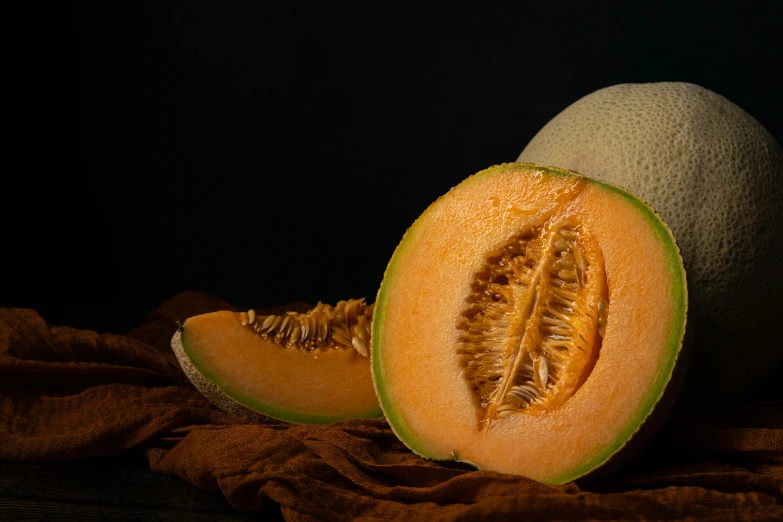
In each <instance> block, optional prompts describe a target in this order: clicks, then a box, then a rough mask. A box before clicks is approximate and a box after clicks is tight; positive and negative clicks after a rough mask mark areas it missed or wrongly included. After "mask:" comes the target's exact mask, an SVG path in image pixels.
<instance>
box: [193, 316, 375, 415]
mask: <svg viewBox="0 0 783 522" xmlns="http://www.w3.org/2000/svg"><path fill="white" fill-rule="evenodd" d="M182 347H183V350H184V352H185V354H186V355H187V357H188V359H189V360H190V363H191V364H192V365H193V366H194V367H195V368H196V369H197V370H198V372H199V373H200V374H201V376H203V377H204V378H206V379H207V380H208V381H210V382H211V383H212V384H214V385H215V386H217V387H218V388H219V389H220V390H221V391H223V392H224V393H225V394H226V395H228V396H229V397H230V398H231V399H233V400H234V401H236V402H238V403H240V404H241V405H243V406H245V407H247V408H250V409H252V410H255V411H257V412H261V413H263V414H265V415H268V416H270V417H274V418H277V419H282V420H288V421H292V422H300V423H319V424H321V423H327V422H335V421H339V420H346V419H353V418H366V417H377V416H379V415H380V414H381V412H380V409H379V406H378V401H377V399H376V396H375V392H374V390H373V384H372V379H371V375H370V364H369V361H368V360H367V358H366V357H363V356H361V355H360V354H359V353H357V352H356V350H353V349H316V350H314V351H312V352H308V351H307V350H302V349H299V348H296V347H284V346H281V345H279V344H275V343H274V342H271V341H269V340H266V339H264V338H263V337H261V336H260V335H258V334H257V333H256V332H255V331H254V330H252V329H251V328H247V327H243V326H242V325H241V323H240V318H239V315H238V314H236V313H233V312H228V311H221V312H214V313H210V314H204V315H198V316H195V317H191V318H189V319H188V320H187V321H185V324H184V329H183V333H182Z"/></svg>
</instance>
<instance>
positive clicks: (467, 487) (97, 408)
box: [0, 293, 783, 521]
mask: <svg viewBox="0 0 783 522" xmlns="http://www.w3.org/2000/svg"><path fill="white" fill-rule="evenodd" d="M217 309H232V307H231V306H230V305H229V304H228V303H225V302H223V301H221V300H219V299H216V298H214V297H210V296H207V295H204V294H199V293H185V294H181V295H178V296H176V297H174V298H172V299H171V300H169V301H167V302H166V303H164V304H163V305H162V306H161V307H160V308H159V309H158V310H157V311H155V312H154V313H152V314H150V315H149V316H148V318H147V319H146V320H145V322H144V324H143V325H142V326H140V327H138V328H137V329H135V330H133V331H131V332H129V333H128V334H126V335H112V334H102V335H98V334H97V333H95V332H91V331H79V330H75V329H72V328H67V327H51V326H49V325H48V324H47V323H46V322H45V321H44V320H43V319H42V318H41V317H40V316H39V315H38V314H37V313H35V312H34V311H32V310H21V309H0V419H2V420H1V421H0V458H3V459H14V460H37V461H45V460H58V459H75V458H80V457H87V456H97V455H105V454H109V453H115V452H119V451H124V450H128V449H131V448H138V449H139V450H142V451H145V452H146V455H147V456H148V458H149V461H150V466H151V467H152V469H153V470H154V471H156V472H160V473H165V474H169V475H176V476H179V477H181V478H183V479H184V480H186V481H188V482H190V483H192V484H194V485H196V486H198V487H200V488H204V489H217V488H219V489H220V490H221V491H222V492H223V494H224V495H225V496H226V497H227V498H228V499H229V501H230V502H231V503H232V504H233V505H234V506H236V507H237V508H240V509H247V510H252V509H258V508H259V506H260V505H261V503H262V502H264V501H265V500H266V499H272V500H273V501H275V502H278V503H280V504H281V506H282V511H283V514H284V516H285V517H286V519H288V520H301V521H311V520H347V519H361V520H496V519H513V520H526V521H532V520H644V519H652V520H681V519H688V520H711V521H720V520H783V406H781V403H780V401H769V402H759V403H755V404H750V405H747V406H743V407H741V408H735V409H732V410H724V411H721V410H716V411H715V412H713V413H708V412H703V413H700V414H679V415H675V416H673V417H672V418H671V419H670V421H669V422H668V424H667V425H666V427H665V428H664V430H663V431H662V432H661V434H660V436H659V437H658V438H657V439H656V440H655V442H654V443H653V445H651V446H650V447H649V448H648V449H647V451H646V452H645V454H644V456H643V457H642V458H641V460H640V461H638V462H637V463H636V464H635V465H634V466H632V467H631V468H629V469H627V470H626V471H624V472H622V473H620V474H618V475H615V476H613V477H612V478H610V479H605V480H602V481H600V482H595V483H592V484H589V485H584V484H582V485H577V484H574V483H571V484H566V485H563V486H549V485H544V484H540V483H538V482H535V481H533V480H530V479H526V478H523V477H518V476H512V475H503V474H499V473H494V472H489V471H477V470H473V469H471V468H469V467H467V466H465V465H460V464H456V463H451V464H449V463H447V464H441V463H436V462H430V461H427V460H424V459H421V458H419V457H417V456H416V455H414V454H412V453H411V452H410V451H408V450H407V449H406V448H405V447H404V446H403V445H402V444H401V443H400V442H399V441H398V440H397V439H396V438H395V436H394V434H393V433H392V432H391V431H390V429H389V427H388V425H387V424H386V422H385V421H383V420H380V419H373V420H357V421H349V422H341V423H336V424H331V425H326V426H299V425H291V424H286V423H283V422H276V421H274V422H262V421H255V420H249V419H246V418H243V417H239V416H235V415H229V414H226V413H223V412H221V411H219V410H217V409H216V408H215V407H213V406H212V405H211V404H210V403H209V402H207V401H206V400H205V399H204V398H203V397H202V396H201V395H200V394H199V393H198V392H196V391H195V389H194V388H193V387H192V386H191V385H190V383H189V382H188V380H187V379H186V378H185V376H184V375H183V373H182V372H181V371H180V369H179V366H178V364H177V362H176V359H175V358H174V356H173V354H172V352H171V349H170V347H169V342H170V339H171V336H172V335H173V333H174V331H175V329H176V325H175V321H183V320H184V319H185V318H187V317H189V316H191V315H195V314H199V313H204V312H208V311H213V310H217ZM726 385H727V386H730V385H731V383H726Z"/></svg>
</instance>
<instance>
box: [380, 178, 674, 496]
mask: <svg viewBox="0 0 783 522" xmlns="http://www.w3.org/2000/svg"><path fill="white" fill-rule="evenodd" d="M553 204H555V205H561V206H562V205H566V204H568V205H569V208H570V212H573V214H574V215H575V216H576V217H577V218H578V219H579V221H580V222H581V223H583V224H584V225H585V228H586V229H589V230H590V234H591V235H592V236H593V238H595V240H597V242H598V244H599V246H600V248H601V250H602V252H603V255H604V260H605V270H606V277H607V283H608V292H609V305H608V324H607V327H606V334H605V337H604V339H603V344H602V347H601V351H600V355H599V358H598V360H597V362H596V364H595V367H594V369H593V371H592V373H590V375H589V376H588V378H587V380H586V381H585V382H584V384H583V385H582V386H581V387H580V388H579V390H577V392H576V393H575V394H574V395H573V396H572V397H571V398H570V399H569V400H568V401H566V403H565V404H564V405H562V406H561V407H560V408H557V409H555V410H553V411H550V412H546V413H545V414H542V415H527V414H515V415H511V416H509V417H507V418H504V419H497V420H495V421H494V422H493V423H492V424H491V426H490V427H489V429H486V430H482V429H481V428H480V427H479V426H478V425H477V423H476V406H475V404H474V399H473V397H472V395H471V390H469V389H468V386H467V385H466V383H465V381H464V379H463V376H462V373H461V368H460V364H459V360H458V356H457V330H456V326H455V325H456V324H457V322H458V319H459V314H460V312H461V311H462V310H463V309H464V307H465V304H464V300H465V298H466V296H467V295H468V292H469V288H470V284H471V278H472V275H473V274H474V273H475V272H476V271H477V270H478V269H480V267H481V266H482V263H483V262H484V256H485V253H486V252H487V251H490V250H491V249H493V248H494V247H496V245H498V244H502V243H503V242H504V241H506V240H507V238H509V237H511V236H513V235H514V234H516V233H517V231H518V230H520V229H521V228H522V226H524V224H525V223H526V222H527V220H529V219H530V217H531V216H534V215H535V214H536V213H537V212H539V211H540V210H541V209H551V208H552V205H553ZM403 259H404V270H397V271H396V272H395V274H394V278H393V281H392V282H391V283H390V285H393V288H394V291H392V292H389V293H388V294H387V300H388V301H387V302H386V303H385V305H384V310H385V312H384V313H385V319H384V322H383V328H382V329H381V330H376V333H380V335H381V337H382V338H381V339H379V340H377V342H379V345H380V346H383V347H388V349H383V350H381V351H380V356H381V358H382V360H381V361H380V363H379V367H382V368H383V381H384V383H385V392H386V394H387V396H388V397H390V398H391V399H390V400H391V401H393V405H394V409H395V413H396V415H397V416H398V417H399V419H398V422H399V424H400V425H403V426H405V428H406V429H407V431H408V433H411V434H414V437H415V438H416V440H417V443H418V448H417V451H419V452H422V453H424V454H426V455H428V456H430V457H434V458H440V459H448V458H453V457H456V459H457V460H461V461H466V462H471V463H473V464H475V465H477V466H478V467H480V468H482V469H491V470H495V471H500V472H507V473H517V474H523V475H526V476H528V477H531V478H534V479H537V480H541V481H544V482H549V481H555V480H556V477H560V476H563V475H567V474H568V473H569V472H570V471H572V470H574V469H578V468H579V467H580V466H583V465H584V463H585V462H587V461H590V459H591V458H592V457H594V456H595V455H596V454H600V453H602V452H603V450H604V449H605V448H606V447H608V446H610V445H612V444H613V443H615V442H616V440H617V439H618V437H620V436H621V434H623V433H627V431H628V425H629V422H632V419H634V418H636V417H637V416H638V412H639V411H640V408H641V405H642V404H644V403H645V400H646V399H647V394H648V393H649V392H650V390H651V389H654V388H655V386H654V383H655V381H656V378H658V377H659V374H660V372H661V371H662V368H664V366H665V364H666V361H667V357H671V354H670V353H669V354H667V352H666V350H667V346H666V345H667V343H666V339H667V326H668V325H670V324H672V322H673V320H672V319H673V317H672V314H673V313H674V312H673V311H672V310H671V307H670V306H668V305H670V303H672V301H673V296H672V295H671V288H672V286H673V285H672V280H673V279H672V278H673V276H672V274H671V272H670V270H671V268H670V264H669V262H668V260H667V253H666V251H665V248H664V245H662V244H661V242H660V241H659V240H658V239H657V238H656V237H655V234H654V232H653V231H652V229H651V227H650V225H649V223H648V222H647V221H646V220H645V218H644V216H643V215H642V214H641V212H639V211H638V210H637V209H636V208H635V207H633V206H632V205H630V204H629V203H628V201H626V200H624V199H623V198H622V197H620V196H618V195H616V194H614V193H612V192H609V191H607V190H605V189H604V188H602V187H601V186H600V185H594V184H590V183H588V182H586V181H584V180H581V179H578V178H572V177H567V176H550V175H544V174H539V175H524V176H523V175H518V174H515V173H514V172H513V171H507V172H499V173H495V174H493V175H492V176H491V177H487V178H484V179H481V180H477V181H474V182H471V183H464V184H463V185H462V186H460V189H459V190H452V191H451V192H450V193H448V194H447V195H445V196H444V197H443V198H441V199H440V200H439V201H438V202H437V203H436V204H434V205H433V206H432V207H431V208H430V209H429V210H428V216H427V226H424V227H421V229H420V231H419V235H418V237H416V239H415V243H414V244H413V245H412V246H411V247H410V248H408V249H407V250H406V252H405V253H404V258H403ZM397 263H403V261H401V260H398V261H397ZM423 283H426V284H423ZM376 313H377V311H376ZM387 413H388V412H387ZM452 456H453V457H452Z"/></svg>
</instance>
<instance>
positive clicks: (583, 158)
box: [517, 82, 783, 407]
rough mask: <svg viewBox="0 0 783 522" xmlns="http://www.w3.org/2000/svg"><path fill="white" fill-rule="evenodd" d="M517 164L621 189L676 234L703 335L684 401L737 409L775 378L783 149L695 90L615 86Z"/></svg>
mask: <svg viewBox="0 0 783 522" xmlns="http://www.w3.org/2000/svg"><path fill="white" fill-rule="evenodd" d="M517 161H520V162H532V163H539V164H544V165H554V166H557V167H560V168H565V169H571V170H576V171H578V172H579V173H581V174H583V175H586V176H590V177H593V178H597V179H600V180H604V181H607V182H609V183H612V184H616V185H619V186H620V187H623V188H625V189H627V190H629V191H631V192H632V193H634V194H636V195H637V196H639V197H641V198H643V199H644V200H645V201H646V202H647V203H648V204H650V205H651V206H652V207H653V208H655V209H656V210H657V211H658V213H659V214H660V216H661V218H662V219H663V220H664V221H665V222H666V223H667V224H668V225H669V226H670V227H671V230H672V232H673V233H674V236H675V238H676V239H677V242H678V244H679V246H680V249H681V252H682V256H683V259H684V263H685V268H686V270H687V272H688V282H689V293H690V296H691V303H690V316H689V319H692V320H693V321H694V322H695V327H696V335H695V339H694V346H693V354H692V360H691V364H690V368H689V370H688V375H687V377H686V380H685V385H684V388H683V392H682V394H681V404H682V405H685V406H691V407H693V406H695V405H697V404H698V405H706V406H714V407H723V406H725V405H727V404H736V403H738V402H740V401H741V400H743V399H745V398H747V397H748V396H750V395H751V394H752V393H753V392H755V391H756V390H757V389H758V388H759V387H760V386H761V385H762V384H763V383H764V382H765V381H767V380H768V379H769V378H770V376H772V375H773V374H774V373H775V371H776V370H777V369H778V368H779V366H780V364H781V360H783V341H782V340H781V338H780V335H779V334H778V333H777V331H776V330H775V329H774V328H772V326H774V325H775V324H777V321H778V320H780V312H781V308H782V307H781V301H780V297H781V293H783V151H781V148H780V146H779V145H778V143H777V142H776V141H775V139H774V138H773V137H772V135H771V134H770V133H769V132H768V131H767V130H766V129H765V128H764V127H763V126H762V125H761V124H760V123H759V122H758V121H756V120H755V119H754V118H753V117H752V116H750V115H749V114H748V113H746V112H745V111H743V110H742V109H741V108H740V107H738V106H737V105H735V104H734V103H732V102H730V101H729V100H727V99H726V98H724V97H722V96H720V95H718V94H716V93H715V92H712V91H710V90H708V89H705V88H703V87H700V86H698V85H693V84H689V83H678V82H675V83H649V84H623V85H615V86H611V87H607V88H604V89H601V90H598V91H596V92H594V93H592V94H589V95H587V96H585V97H583V98H581V99H580V100H578V101H576V102H575V103H573V104H572V105H570V106H569V107H567V108H566V109H565V110H563V111H562V112H561V113H560V114H558V115H557V116H555V117H554V118H553V119H552V120H551V121H550V122H549V123H547V124H546V125H545V126H544V127H543V128H542V129H541V130H540V131H539V132H538V134H536V135H535V136H534V137H533V139H532V140H531V141H530V143H528V145H527V146H526V147H525V149H524V150H523V151H522V153H521V154H520V155H519V158H518V160H517ZM628 248H629V249H634V245H633V244H629V245H628Z"/></svg>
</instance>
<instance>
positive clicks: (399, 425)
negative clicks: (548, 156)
mask: <svg viewBox="0 0 783 522" xmlns="http://www.w3.org/2000/svg"><path fill="white" fill-rule="evenodd" d="M525 168H529V169H534V170H536V171H544V172H546V173H548V174H551V175H555V176H568V177H574V178H579V179H584V180H587V181H588V182H589V183H592V184H595V185H598V186H600V187H602V188H603V189H605V190H606V191H607V192H614V193H616V194H619V195H620V196H622V197H623V198H625V199H626V200H628V202H629V203H631V205H633V206H634V207H636V208H637V209H638V210H639V211H640V212H641V213H642V215H643V216H644V218H645V219H646V220H647V222H648V223H650V225H651V226H652V229H653V230H654V231H655V234H656V236H657V237H658V239H659V241H660V242H661V243H662V244H663V245H664V247H665V248H664V249H665V251H666V255H667V259H668V262H669V263H668V265H669V269H670V270H671V272H672V288H671V293H672V299H673V301H674V302H673V306H672V307H671V308H670V309H671V314H670V321H671V328H669V330H668V331H669V336H668V339H667V347H668V350H667V353H668V354H669V357H668V359H666V360H665V361H664V362H663V364H662V368H661V370H660V371H659V372H658V375H657V377H656V379H655V382H654V384H653V388H652V391H653V393H650V394H648V399H647V400H646V401H645V402H644V403H643V404H642V405H641V406H640V407H639V409H638V410H637V412H636V415H635V416H634V417H632V418H631V420H630V421H629V423H628V426H627V428H626V429H625V430H624V431H623V432H621V435H620V436H619V437H618V438H617V440H616V442H615V443H614V444H612V445H610V446H608V447H607V448H605V449H604V451H602V452H601V453H599V454H598V455H596V456H595V457H594V458H592V459H590V460H589V461H587V462H586V463H584V464H583V465H581V466H579V467H577V468H575V469H573V470H571V471H569V472H567V473H564V474H563V475H559V476H556V477H552V478H551V479H549V480H546V482H547V483H552V484H563V483H566V482H570V481H572V480H576V479H578V478H580V477H583V476H585V475H586V474H588V473H590V472H591V471H593V470H595V469H597V468H599V467H600V466H602V465H603V464H605V463H606V462H608V461H609V460H610V459H611V458H612V457H613V456H614V455H615V454H617V453H618V452H619V451H620V450H621V449H622V448H623V447H624V446H625V445H626V444H627V443H628V441H630V440H631V439H632V438H633V437H634V435H635V434H636V433H637V432H638V431H639V430H640V428H641V427H642V425H643V424H644V421H645V419H647V418H648V417H649V416H650V414H651V413H652V412H653V410H654V409H655V406H656V404H657V403H658V402H659V401H660V400H661V398H662V397H663V394H664V391H665V390H666V387H667V385H668V383H669V381H670V380H671V378H672V374H673V373H674V368H675V365H676V363H677V359H678V357H679V355H680V352H681V350H682V347H683V340H684V338H685V329H686V321H687V309H688V303H687V301H688V297H687V296H688V290H687V284H686V279H685V268H684V267H683V263H682V256H681V255H680V250H679V248H678V247H677V243H676V241H675V239H674V236H673V234H672V232H671V230H670V229H669V227H668V226H667V225H666V224H665V223H664V222H663V221H662V220H661V218H660V217H659V216H658V215H657V213H656V212H655V210H653V209H652V208H651V207H650V206H649V205H647V203H645V202H644V201H643V200H642V199H641V198H639V197H637V196H635V195H633V194H631V193H630V192H628V191H626V190H624V189H622V188H620V187H618V186H616V185H612V184H610V183H606V182H604V181H599V180H596V179H593V178H588V177H586V176H582V175H581V174H579V173H577V172H573V171H568V170H564V169H558V168H554V167H545V166H541V165H535V164H533V163H504V164H501V165H496V166H493V167H490V168H488V169H485V170H482V171H481V172H478V173H476V174H474V175H472V176H470V177H469V178H467V179H466V180H464V181H463V182H462V183H460V185H458V186H457V187H454V188H452V189H451V190H455V189H456V188H458V187H459V186H462V185H465V184H468V183H472V182H475V181H477V180H479V179H482V178H484V177H485V176H490V175H492V174H493V173H496V172H498V171H503V170H521V169H525ZM443 197H445V195H444V196H441V198H439V199H438V201H439V200H440V199H442V198H443ZM436 204H437V201H436V202H435V203H433V204H432V205H430V206H429V207H428V208H427V210H425V211H424V213H423V214H422V215H421V216H419V218H418V219H417V220H416V221H415V222H414V223H413V225H412V226H411V227H410V228H409V229H408V230H407V231H406V233H405V235H404V236H403V238H402V240H401V241H400V244H399V245H398V246H397V248H396V250H395V251H394V254H393V255H392V257H391V259H390V261H389V264H388V265H387V267H386V272H385V274H384V278H383V282H382V283H381V286H380V289H379V290H378V296H377V299H376V304H375V315H374V318H373V325H372V353H371V358H370V361H371V366H372V378H373V386H375V392H376V394H377V396H378V401H379V403H380V405H381V409H382V410H383V412H384V414H385V415H386V419H387V421H388V423H389V425H390V426H391V429H392V431H393V432H394V433H395V435H397V437H398V438H399V439H400V440H401V441H402V442H403V443H404V444H405V445H406V446H407V447H408V448H410V449H411V450H412V451H413V452H414V453H416V454H418V455H420V456H422V457H425V458H429V459H435V460H445V459H438V457H435V456H433V455H430V454H428V453H427V451H425V450H424V449H423V448H422V446H421V443H420V441H418V440H417V439H416V437H415V436H414V434H413V433H412V432H411V431H410V429H409V427H408V426H407V425H406V424H405V421H404V420H403V419H402V418H401V416H400V415H399V412H398V410H397V408H396V406H395V405H394V403H393V401H392V399H391V397H390V396H389V395H388V394H387V393H386V389H385V379H386V374H385V371H384V368H383V365H382V363H381V356H380V352H381V347H380V344H381V343H380V339H381V337H382V332H383V324H384V319H385V317H386V295H387V294H388V292H389V290H390V288H392V286H393V282H394V276H395V274H396V271H397V264H398V263H399V261H401V260H402V259H404V256H405V254H406V253H407V252H408V251H409V250H410V249H411V248H412V247H413V246H414V245H415V243H416V239H417V238H418V236H419V234H420V233H421V229H422V227H423V226H424V224H425V223H426V222H427V219H426V216H427V215H428V213H429V212H430V211H431V209H433V208H434V207H435V206H436ZM462 462H466V461H462ZM467 463H468V464H473V463H471V462H467Z"/></svg>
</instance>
